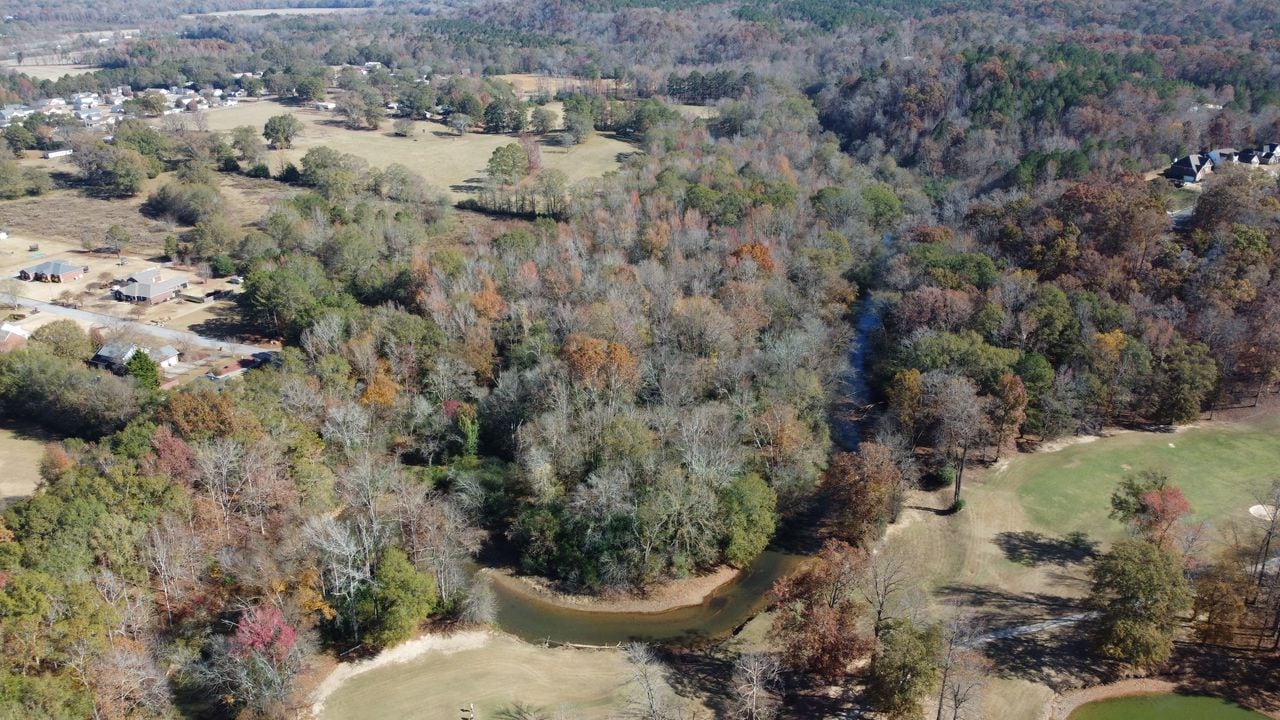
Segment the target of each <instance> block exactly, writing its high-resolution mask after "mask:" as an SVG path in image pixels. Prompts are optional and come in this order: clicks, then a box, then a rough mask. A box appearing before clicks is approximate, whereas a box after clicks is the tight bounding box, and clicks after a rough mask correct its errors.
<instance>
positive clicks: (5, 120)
mask: <svg viewBox="0 0 1280 720" xmlns="http://www.w3.org/2000/svg"><path fill="white" fill-rule="evenodd" d="M148 94H154V95H158V96H160V98H161V99H162V103H161V104H162V106H163V107H164V110H163V111H162V114H164V115H174V114H177V113H182V112H199V111H201V110H208V109H209V108H211V107H218V106H231V105H235V104H237V103H238V101H239V98H241V97H244V95H245V94H246V93H245V91H244V90H240V89H230V88H229V89H227V90H221V89H217V88H206V89H203V90H202V89H200V88H199V87H197V86H196V84H195V83H190V84H188V85H186V86H183V87H177V86H173V87H154V88H147V89H145V90H140V91H137V92H134V91H133V90H131V89H130V88H129V87H128V86H127V85H121V86H118V87H115V88H112V89H111V90H110V91H108V92H106V93H103V94H99V93H96V92H83V93H75V94H73V95H71V96H70V97H65V98H61V97H54V98H45V99H43V100H39V101H37V102H34V103H31V104H30V105H20V104H9V105H4V106H3V107H0V128H6V127H9V126H10V125H12V124H13V123H15V122H21V121H22V120H23V119H25V118H27V117H29V116H31V115H35V114H37V113H39V114H41V115H45V116H46V117H58V116H70V117H72V118H74V119H75V120H77V121H79V124H80V125H81V126H83V127H86V128H91V129H109V128H110V127H111V126H113V125H115V124H116V123H118V122H120V120H121V119H123V118H124V117H125V116H126V114H127V113H128V110H127V108H126V106H125V101H127V100H131V99H135V98H140V97H142V96H145V95H148Z"/></svg>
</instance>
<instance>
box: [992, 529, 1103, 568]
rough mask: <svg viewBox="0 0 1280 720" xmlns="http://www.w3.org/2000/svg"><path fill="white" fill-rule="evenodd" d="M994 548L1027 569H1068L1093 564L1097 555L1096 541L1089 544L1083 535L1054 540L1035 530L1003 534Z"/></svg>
mask: <svg viewBox="0 0 1280 720" xmlns="http://www.w3.org/2000/svg"><path fill="white" fill-rule="evenodd" d="M995 544H996V545H997V546H999V548H1000V549H1001V550H1002V551H1003V552H1004V556H1005V557H1006V558H1008V559H1009V560H1010V561H1012V562H1015V563H1018V564H1019V565H1026V566H1027V567H1035V566H1036V565H1058V566H1060V567H1066V566H1067V565H1075V564H1077V563H1082V562H1084V561H1086V560H1092V559H1093V558H1094V557H1096V556H1097V554H1098V543H1097V541H1094V540H1090V539H1089V536H1088V535H1085V534H1084V533H1082V532H1073V533H1069V534H1067V535H1064V536H1063V537H1060V538H1051V537H1049V536H1047V535H1044V534H1042V533H1038V532H1035V531H1032V530H1021V531H1018V532H1002V533H1000V534H999V535H996V537H995Z"/></svg>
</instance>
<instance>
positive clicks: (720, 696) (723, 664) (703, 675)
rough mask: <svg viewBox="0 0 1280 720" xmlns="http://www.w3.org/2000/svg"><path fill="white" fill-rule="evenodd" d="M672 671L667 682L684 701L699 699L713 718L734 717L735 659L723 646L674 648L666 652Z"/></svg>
mask: <svg viewBox="0 0 1280 720" xmlns="http://www.w3.org/2000/svg"><path fill="white" fill-rule="evenodd" d="M664 654H665V655H666V657H665V658H664V660H666V661H667V663H668V667H669V668H670V672H668V673H667V674H666V680H667V682H668V683H669V684H670V685H671V689H672V690H674V691H675V693H676V694H677V695H679V696H680V697H682V698H696V699H698V700H700V701H701V702H702V703H703V704H704V705H706V706H707V708H708V709H710V710H711V711H712V714H713V716H714V717H732V714H733V710H734V709H735V708H734V692H733V663H734V660H735V656H734V654H733V653H731V652H729V651H727V650H725V649H724V648H723V646H721V647H714V648H704V649H702V650H700V651H699V650H682V649H673V650H669V651H667V652H666V653H664Z"/></svg>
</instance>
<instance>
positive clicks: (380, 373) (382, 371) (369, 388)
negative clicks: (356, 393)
mask: <svg viewBox="0 0 1280 720" xmlns="http://www.w3.org/2000/svg"><path fill="white" fill-rule="evenodd" d="M399 392H400V386H399V385H397V384H396V381H395V380H392V379H391V366H390V364H388V363H387V361H386V360H384V359H381V358H379V359H378V368H377V370H376V371H374V374H373V379H372V380H370V381H369V384H368V385H366V386H365V388H364V393H363V394H361V396H360V402H361V403H363V404H364V405H366V406H376V407H380V408H390V407H391V406H392V405H395V402H396V396H397V395H398V394H399Z"/></svg>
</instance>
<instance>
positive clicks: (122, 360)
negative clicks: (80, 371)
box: [89, 342, 138, 375]
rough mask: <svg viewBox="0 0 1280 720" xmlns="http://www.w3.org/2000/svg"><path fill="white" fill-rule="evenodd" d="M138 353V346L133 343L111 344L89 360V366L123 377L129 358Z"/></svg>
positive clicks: (103, 347)
mask: <svg viewBox="0 0 1280 720" xmlns="http://www.w3.org/2000/svg"><path fill="white" fill-rule="evenodd" d="M137 351H138V346H137V345H134V344H133V343H118V342H109V343H107V344H106V345H103V346H102V347H100V348H98V352H96V353H94V354H93V357H91V358H89V366H90V367H96V368H100V369H102V370H110V371H111V372H114V373H118V374H121V375H123V374H124V369H125V366H126V365H127V364H128V363H129V358H131V357H133V354H134V353H136V352H137Z"/></svg>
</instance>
